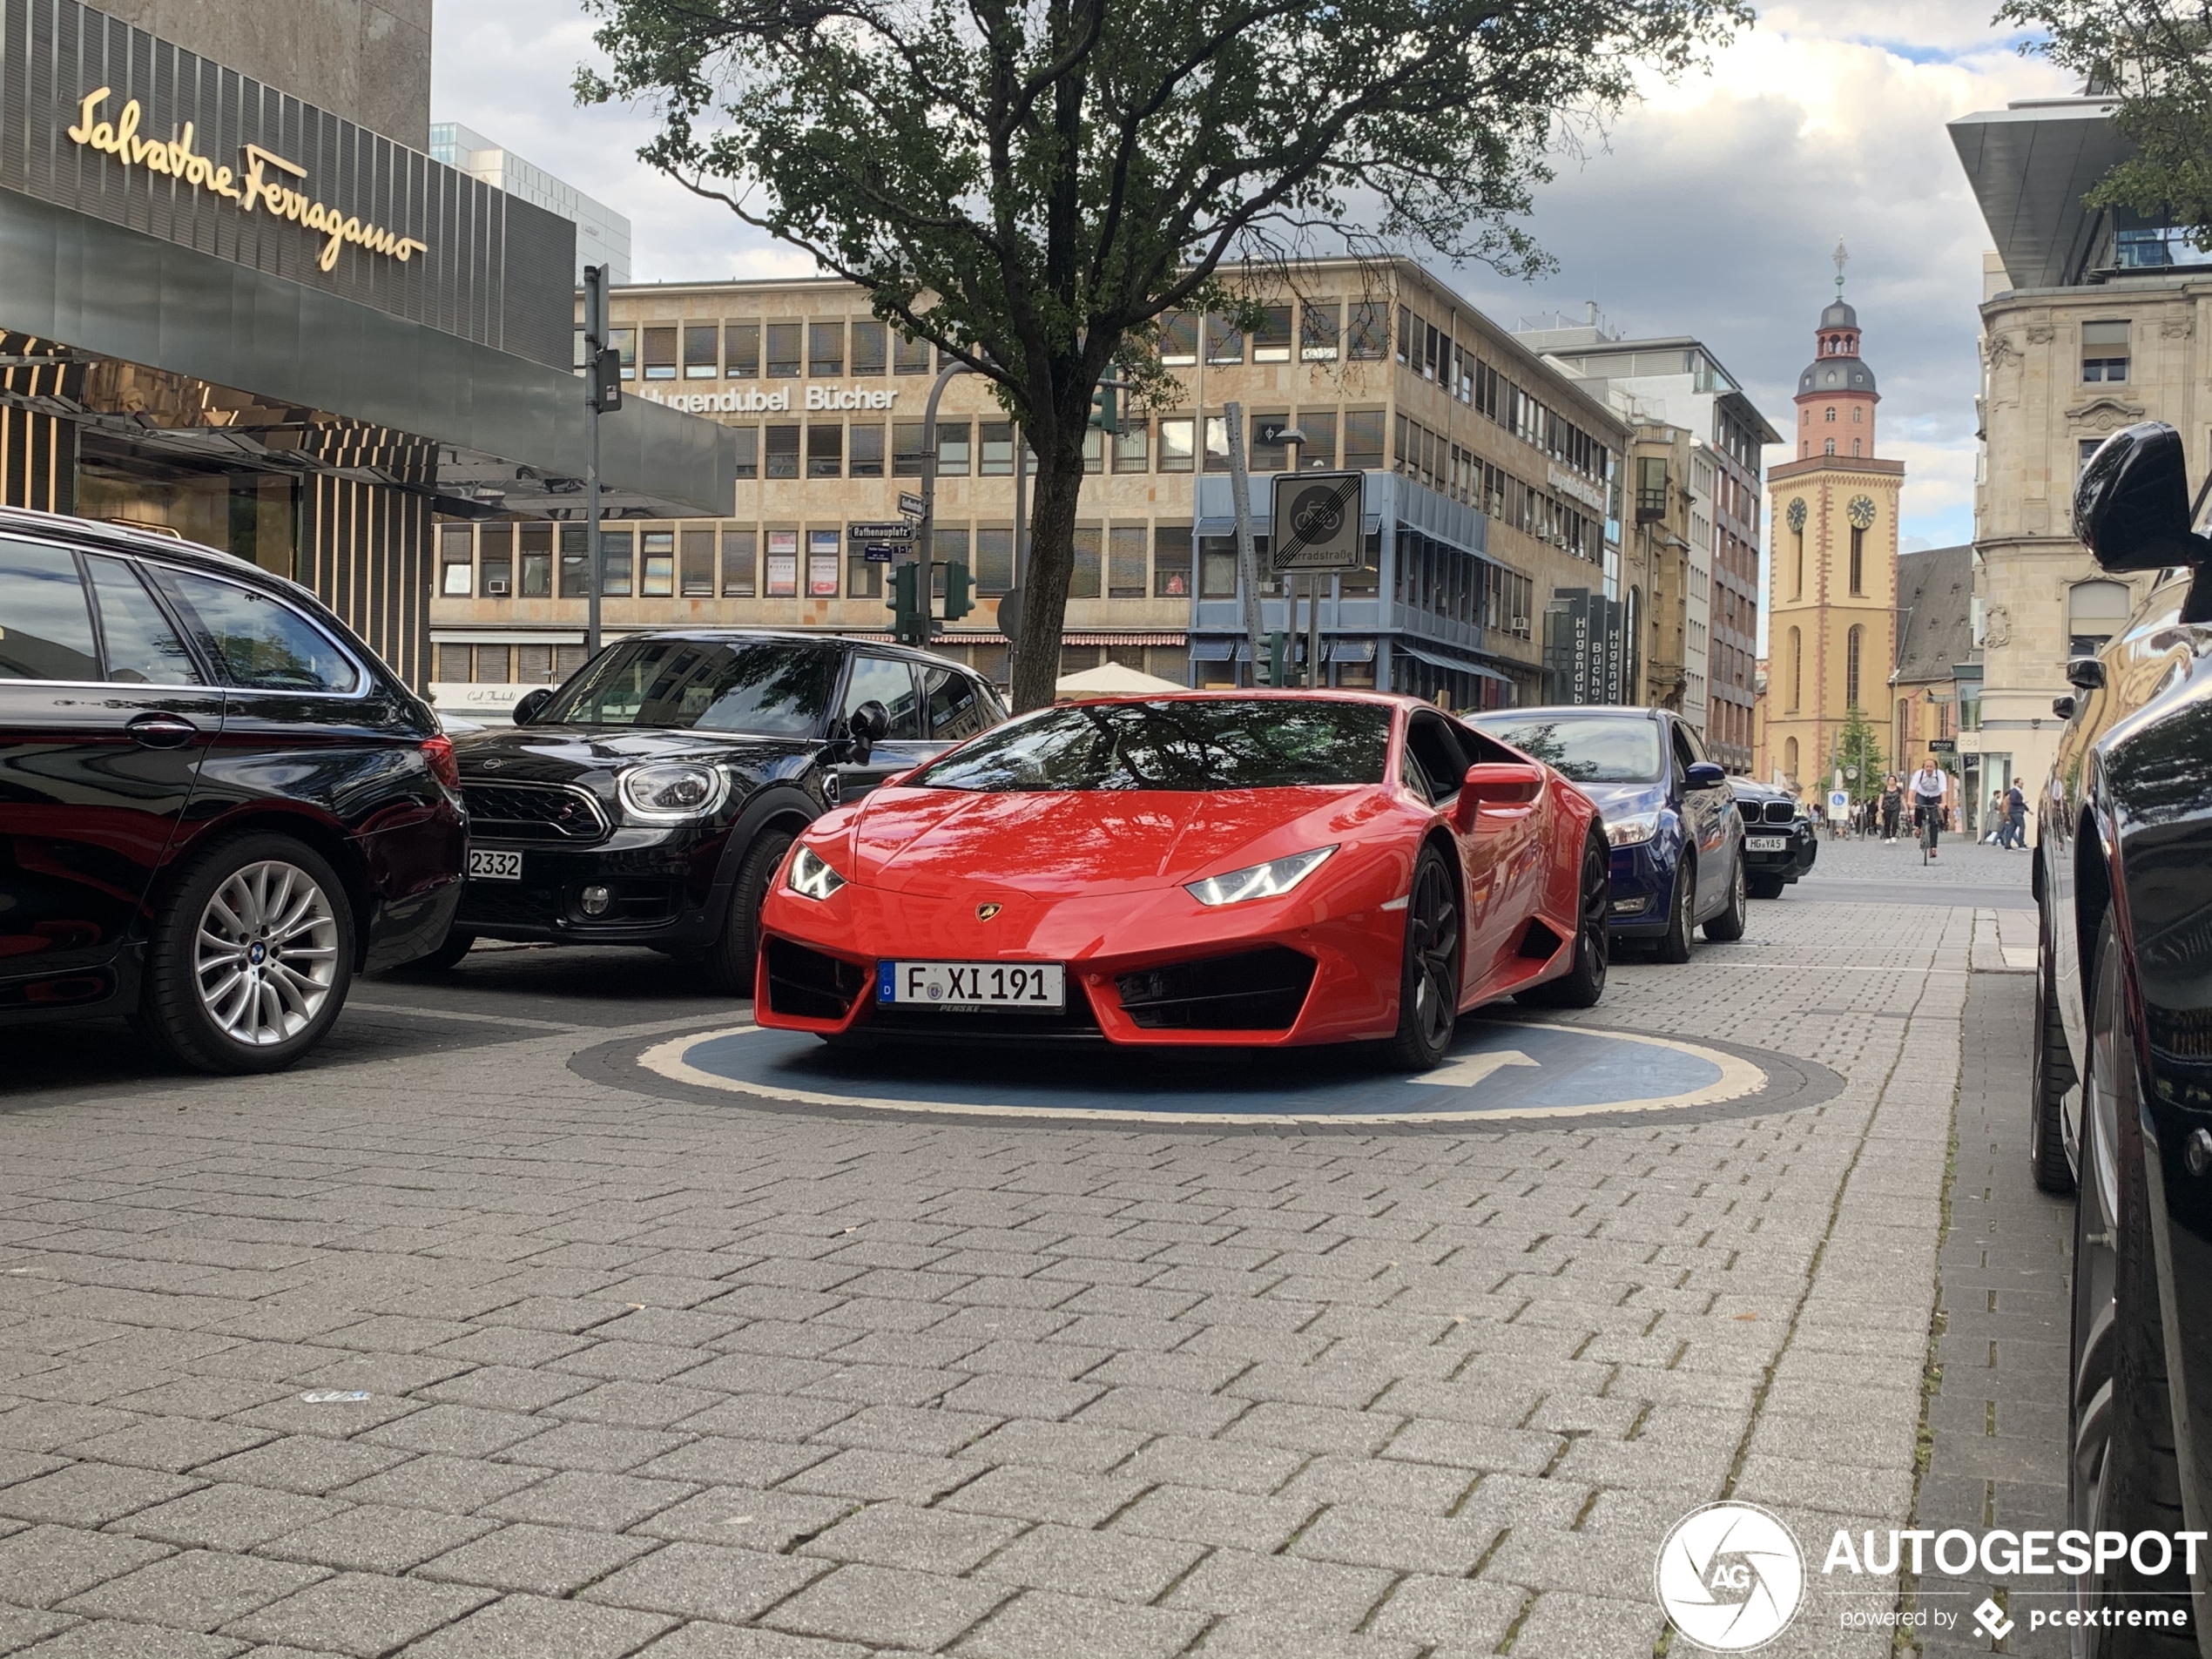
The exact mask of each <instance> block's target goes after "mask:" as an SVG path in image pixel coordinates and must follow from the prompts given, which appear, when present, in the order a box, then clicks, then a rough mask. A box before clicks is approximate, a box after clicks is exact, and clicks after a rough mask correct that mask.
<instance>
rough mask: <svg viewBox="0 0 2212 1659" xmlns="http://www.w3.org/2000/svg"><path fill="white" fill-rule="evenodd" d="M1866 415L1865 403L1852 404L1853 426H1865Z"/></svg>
mask: <svg viewBox="0 0 2212 1659" xmlns="http://www.w3.org/2000/svg"><path fill="white" fill-rule="evenodd" d="M1865 415H1866V406H1865V404H1864V403H1854V404H1852V405H1851V424H1852V425H1853V426H1863V425H1865Z"/></svg>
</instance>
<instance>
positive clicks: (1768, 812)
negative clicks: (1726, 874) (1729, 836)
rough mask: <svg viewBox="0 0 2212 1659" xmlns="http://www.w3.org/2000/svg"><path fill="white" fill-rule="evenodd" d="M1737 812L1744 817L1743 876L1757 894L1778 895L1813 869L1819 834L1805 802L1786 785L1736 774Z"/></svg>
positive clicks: (1731, 786) (1732, 787) (1731, 782)
mask: <svg viewBox="0 0 2212 1659" xmlns="http://www.w3.org/2000/svg"><path fill="white" fill-rule="evenodd" d="M1728 786H1729V790H1730V792H1731V793H1732V794H1734V795H1735V797H1736V811H1737V816H1738V817H1740V818H1742V819H1743V879H1744V885H1745V887H1747V888H1748V889H1749V890H1750V894H1751V896H1752V897H1753V898H1754V899H1779V898H1780V897H1781V896H1782V889H1783V888H1784V887H1788V886H1790V885H1791V883H1792V882H1794V881H1796V880H1797V879H1798V878H1799V877H1800V876H1802V875H1804V873H1806V872H1807V871H1809V870H1811V868H1812V864H1813V860H1815V859H1817V858H1818V857H1819V856H1820V833H1819V832H1818V831H1817V830H1816V829H1814V828H1813V826H1812V814H1811V813H1808V812H1807V811H1806V810H1805V806H1804V802H1803V801H1801V800H1799V799H1797V797H1796V796H1795V795H1793V794H1791V792H1789V791H1788V790H1786V789H1780V788H1777V787H1776V786H1774V785H1772V784H1760V783H1754V782H1752V781H1751V779H1749V778H1731V779H1729V785H1728Z"/></svg>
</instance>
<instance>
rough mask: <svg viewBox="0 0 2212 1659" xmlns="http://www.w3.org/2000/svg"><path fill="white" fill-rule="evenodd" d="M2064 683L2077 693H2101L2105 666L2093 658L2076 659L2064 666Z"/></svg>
mask: <svg viewBox="0 0 2212 1659" xmlns="http://www.w3.org/2000/svg"><path fill="white" fill-rule="evenodd" d="M2066 683H2067V685H2071V686H2073V687H2074V690H2076V691H2102V690H2104V685H2105V665H2104V664H2102V663H2101V662H2099V661H2098V660H2097V659H2096V658H2094V657H2077V658H2074V660H2073V661H2072V662H2070V663H2068V664H2067V665H2066Z"/></svg>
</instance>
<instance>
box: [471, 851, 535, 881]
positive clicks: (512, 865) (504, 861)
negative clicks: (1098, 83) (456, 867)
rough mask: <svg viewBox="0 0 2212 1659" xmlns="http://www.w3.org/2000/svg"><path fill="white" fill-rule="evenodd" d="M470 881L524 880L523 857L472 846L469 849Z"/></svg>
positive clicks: (519, 854) (517, 854)
mask: <svg viewBox="0 0 2212 1659" xmlns="http://www.w3.org/2000/svg"><path fill="white" fill-rule="evenodd" d="M522 879H523V855H522V854H521V853H496V852H494V851H492V850H491V849H490V848H489V847H484V846H472V847H470V848H469V880H471V881H520V880H522Z"/></svg>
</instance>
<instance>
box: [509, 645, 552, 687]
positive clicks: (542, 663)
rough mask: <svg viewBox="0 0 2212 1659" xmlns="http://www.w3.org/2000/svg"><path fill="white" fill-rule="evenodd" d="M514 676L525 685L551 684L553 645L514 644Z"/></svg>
mask: <svg viewBox="0 0 2212 1659" xmlns="http://www.w3.org/2000/svg"><path fill="white" fill-rule="evenodd" d="M515 678H516V679H517V680H519V681H521V682H522V683H523V685H552V684H553V647H552V646H550V645H517V646H516V647H515Z"/></svg>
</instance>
